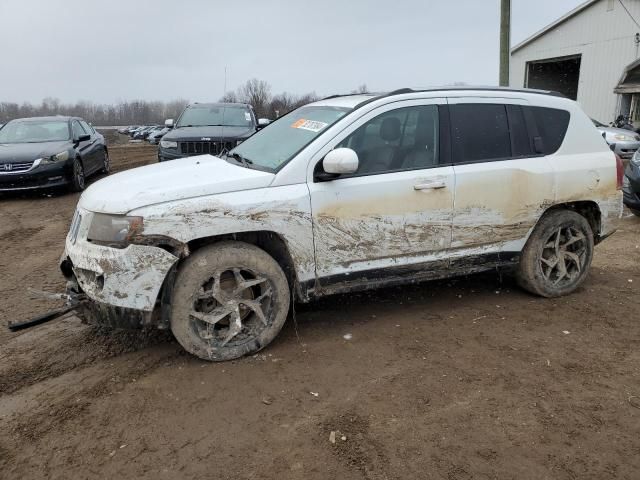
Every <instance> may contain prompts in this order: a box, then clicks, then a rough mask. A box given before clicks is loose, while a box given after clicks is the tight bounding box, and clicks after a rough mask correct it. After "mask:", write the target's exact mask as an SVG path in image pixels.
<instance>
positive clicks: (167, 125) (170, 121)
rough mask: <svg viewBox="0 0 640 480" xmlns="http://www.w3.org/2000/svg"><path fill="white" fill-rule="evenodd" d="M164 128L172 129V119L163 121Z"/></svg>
mask: <svg viewBox="0 0 640 480" xmlns="http://www.w3.org/2000/svg"><path fill="white" fill-rule="evenodd" d="M164 126H165V127H167V128H173V118H168V119H166V120H165V121H164Z"/></svg>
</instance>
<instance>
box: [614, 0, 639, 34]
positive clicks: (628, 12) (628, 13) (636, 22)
mask: <svg viewBox="0 0 640 480" xmlns="http://www.w3.org/2000/svg"><path fill="white" fill-rule="evenodd" d="M618 2H619V3H620V5H622V8H624V11H625V12H627V15H629V18H630V19H631V20H633V23H635V24H636V26H637V27H638V28H640V23H638V21H637V20H636V19H635V18H633V15H631V12H630V11H629V10H628V9H627V7H626V6H625V4H624V3H622V0H618Z"/></svg>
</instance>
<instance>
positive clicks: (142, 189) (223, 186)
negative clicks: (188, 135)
mask: <svg viewBox="0 0 640 480" xmlns="http://www.w3.org/2000/svg"><path fill="white" fill-rule="evenodd" d="M274 177H275V175H274V174H272V173H268V172H262V171H259V170H252V169H250V168H244V167H241V166H238V165H233V164H231V163H229V162H226V161H225V160H222V159H221V158H218V157H213V156H211V155H200V156H197V157H189V158H181V159H178V160H171V161H168V162H163V163H157V164H153V165H147V166H145V167H139V168H133V169H131V170H127V171H125V172H122V173H117V174H115V175H111V176H109V177H107V178H104V179H102V180H99V181H97V182H96V183H94V184H93V185H91V186H90V187H89V188H87V190H86V191H85V192H84V193H83V194H82V197H81V198H80V202H79V203H78V204H79V205H80V207H82V208H84V209H86V210H89V211H92V212H100V213H115V214H125V213H127V212H129V211H131V210H134V209H136V208H140V207H146V206H149V205H154V204H156V203H163V202H170V201H173V200H182V199H185V198H193V197H200V196H204V195H214V194H217V193H226V192H235V191H238V190H250V189H254V188H262V187H267V186H269V185H270V184H271V182H272V181H273V179H274Z"/></svg>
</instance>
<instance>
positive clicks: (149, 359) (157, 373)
mask: <svg viewBox="0 0 640 480" xmlns="http://www.w3.org/2000/svg"><path fill="white" fill-rule="evenodd" d="M154 151H155V150H154V149H153V148H152V147H146V146H138V145H136V146H133V145H132V146H119V147H114V148H113V149H112V159H113V163H114V166H115V169H116V170H118V169H124V168H130V167H133V166H137V165H141V164H144V163H147V162H150V161H154ZM76 201H77V195H70V194H67V195H57V196H53V197H42V196H28V197H23V198H4V199H1V200H0V219H1V221H0V239H2V249H0V293H1V296H0V323H1V324H2V326H3V328H2V330H1V331H0V477H1V478H3V479H13V478H118V477H119V478H153V479H157V478H196V477H197V478H216V479H288V478H292V479H303V478H304V479H328V478H341V479H392V478H421V479H426V478H434V479H440V478H445V479H471V478H473V479H476V478H487V479H489V478H491V479H493V478H499V479H509V478H513V479H544V478H550V479H551V478H552V479H578V478H579V479H585V478H589V479H608V478H626V479H637V478H640V368H639V367H640V324H639V322H638V320H639V315H640V308H639V307H640V296H639V295H638V285H640V270H639V267H640V238H639V234H640V219H637V218H635V217H626V218H625V219H624V221H623V223H622V227H621V230H620V231H619V232H618V233H617V234H616V235H614V236H613V237H612V238H611V239H609V240H607V241H606V242H604V243H603V244H602V245H600V246H599V247H597V249H596V255H595V260H594V265H593V268H592V271H591V275H590V277H589V279H588V281H587V283H586V284H585V286H584V287H583V288H582V289H581V290H580V291H579V292H577V293H576V294H574V295H571V296H569V297H566V298H561V299H557V300H546V299H541V298H536V297H533V296H531V295H529V294H526V293H524V292H522V291H521V290H519V289H518V288H517V287H516V286H515V285H514V284H513V282H512V281H511V280H510V279H509V278H501V277H500V276H499V275H498V274H495V273H491V274H485V275H479V276H471V277H468V278H462V279H457V280H455V281H442V282H432V283H426V284H423V285H420V286H412V287H405V288H395V289H387V290H383V291H379V292H376V293H368V294H359V295H346V296H336V297H332V298H328V299H325V300H323V301H320V302H317V303H314V304H312V305H308V306H304V307H298V309H297V315H296V319H297V322H296V323H297V324H296V323H294V322H293V321H289V322H288V324H287V325H286V326H285V328H284V330H283V332H282V333H281V335H280V336H279V337H278V338H277V339H276V341H275V342H274V343H273V344H272V345H271V346H270V347H268V348H267V349H265V350H264V351H263V352H261V353H260V354H259V355H257V356H255V357H250V358H245V359H242V360H239V361H234V362H228V363H219V364H211V363H206V362H202V361H200V360H197V359H195V358H193V357H191V356H189V355H186V354H184V352H183V351H182V350H181V348H180V347H179V346H178V345H177V344H176V343H175V341H174V340H173V339H172V338H171V336H170V335H169V334H166V333H162V332H142V333H124V332H116V333H113V332H105V331H101V330H96V329H93V328H90V327H87V326H84V325H81V324H80V323H79V321H78V320H77V319H76V318H74V317H73V316H70V317H68V318H66V319H63V320H61V321H58V322H54V323H50V324H47V325H44V326H41V327H38V328H34V329H32V330H28V331H25V332H24V333H19V334H10V333H8V331H7V330H6V329H4V325H5V324H6V322H7V321H8V320H16V319H24V318H28V317H30V316H32V315H34V314H37V313H39V312H42V311H44V310H46V309H47V308H50V307H54V306H56V303H55V302H46V301H41V300H32V299H30V296H29V293H28V292H27V291H26V288H27V287H33V288H37V289H43V290H51V291H55V290H60V289H61V288H62V287H63V282H62V280H61V276H60V275H59V273H58V271H57V265H56V263H57V259H58V257H59V255H60V253H61V249H62V246H63V240H64V237H65V235H66V232H67V228H68V226H69V222H70V219H71V216H72V213H73V210H74V207H75V204H76ZM346 334H350V335H351V337H350V339H345V338H344V336H345V335H346ZM332 431H333V432H336V434H335V443H331V442H330V436H331V432H332ZM343 438H344V439H343Z"/></svg>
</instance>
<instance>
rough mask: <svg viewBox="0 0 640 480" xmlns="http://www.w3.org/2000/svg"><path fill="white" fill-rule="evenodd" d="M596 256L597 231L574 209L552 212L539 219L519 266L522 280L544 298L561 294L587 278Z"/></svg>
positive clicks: (524, 286) (572, 289) (519, 278)
mask: <svg viewBox="0 0 640 480" xmlns="http://www.w3.org/2000/svg"><path fill="white" fill-rule="evenodd" d="M592 259H593V231H592V230H591V226H590V225H589V223H588V222H587V220H586V219H585V218H584V217H583V216H582V215H580V214H578V213H576V212H573V211H571V210H557V211H554V212H551V213H549V214H547V215H545V216H544V217H542V219H541V220H540V221H539V222H538V224H537V225H536V227H535V228H534V230H533V232H532V233H531V236H530V237H529V240H528V241H527V244H526V245H525V247H524V250H523V251H522V257H521V259H520V264H519V265H518V269H517V274H516V276H517V279H518V283H519V284H520V286H521V287H522V288H524V289H525V290H527V291H529V292H531V293H534V294H536V295H540V296H542V297H560V296H562V295H567V294H569V293H571V292H573V291H574V290H576V289H577V288H578V287H579V286H580V285H581V284H582V282H584V280H585V279H586V278H587V275H588V272H589V267H590V266H591V260H592Z"/></svg>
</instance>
